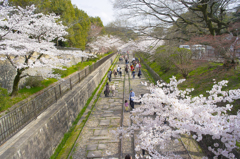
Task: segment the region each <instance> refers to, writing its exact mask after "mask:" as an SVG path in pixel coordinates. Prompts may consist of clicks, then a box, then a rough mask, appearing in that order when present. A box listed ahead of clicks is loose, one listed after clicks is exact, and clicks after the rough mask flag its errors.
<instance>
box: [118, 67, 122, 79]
mask: <svg viewBox="0 0 240 159" xmlns="http://www.w3.org/2000/svg"><path fill="white" fill-rule="evenodd" d="M119 75H120V77H122V69H121V67H120V69H119Z"/></svg>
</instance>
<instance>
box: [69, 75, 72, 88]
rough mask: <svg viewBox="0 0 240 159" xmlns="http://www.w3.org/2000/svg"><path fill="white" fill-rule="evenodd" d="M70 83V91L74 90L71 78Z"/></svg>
mask: <svg viewBox="0 0 240 159" xmlns="http://www.w3.org/2000/svg"><path fill="white" fill-rule="evenodd" d="M69 82H70V89H71V90H72V80H71V78H69Z"/></svg>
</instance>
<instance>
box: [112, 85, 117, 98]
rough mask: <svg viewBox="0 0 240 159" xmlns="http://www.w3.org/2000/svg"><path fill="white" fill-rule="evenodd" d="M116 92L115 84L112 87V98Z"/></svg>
mask: <svg viewBox="0 0 240 159" xmlns="http://www.w3.org/2000/svg"><path fill="white" fill-rule="evenodd" d="M115 90H116V87H115V84H113V85H111V92H112V96H115Z"/></svg>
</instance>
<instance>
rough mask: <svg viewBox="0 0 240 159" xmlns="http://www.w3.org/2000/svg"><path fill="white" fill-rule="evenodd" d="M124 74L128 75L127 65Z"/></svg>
mask: <svg viewBox="0 0 240 159" xmlns="http://www.w3.org/2000/svg"><path fill="white" fill-rule="evenodd" d="M125 72H126V74H128V67H127V65H126V67H125Z"/></svg>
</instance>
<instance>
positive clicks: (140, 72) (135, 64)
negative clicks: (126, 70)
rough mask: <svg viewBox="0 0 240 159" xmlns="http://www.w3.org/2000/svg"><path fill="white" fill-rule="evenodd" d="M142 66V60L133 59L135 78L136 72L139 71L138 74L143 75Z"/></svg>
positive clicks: (132, 65)
mask: <svg viewBox="0 0 240 159" xmlns="http://www.w3.org/2000/svg"><path fill="white" fill-rule="evenodd" d="M134 59H135V58H134ZM141 67H142V66H141V64H140V62H137V61H136V60H133V61H132V63H131V65H130V68H131V72H132V76H133V78H135V75H136V72H137V73H138V74H137V75H138V77H139V78H141V75H142V71H141Z"/></svg>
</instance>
